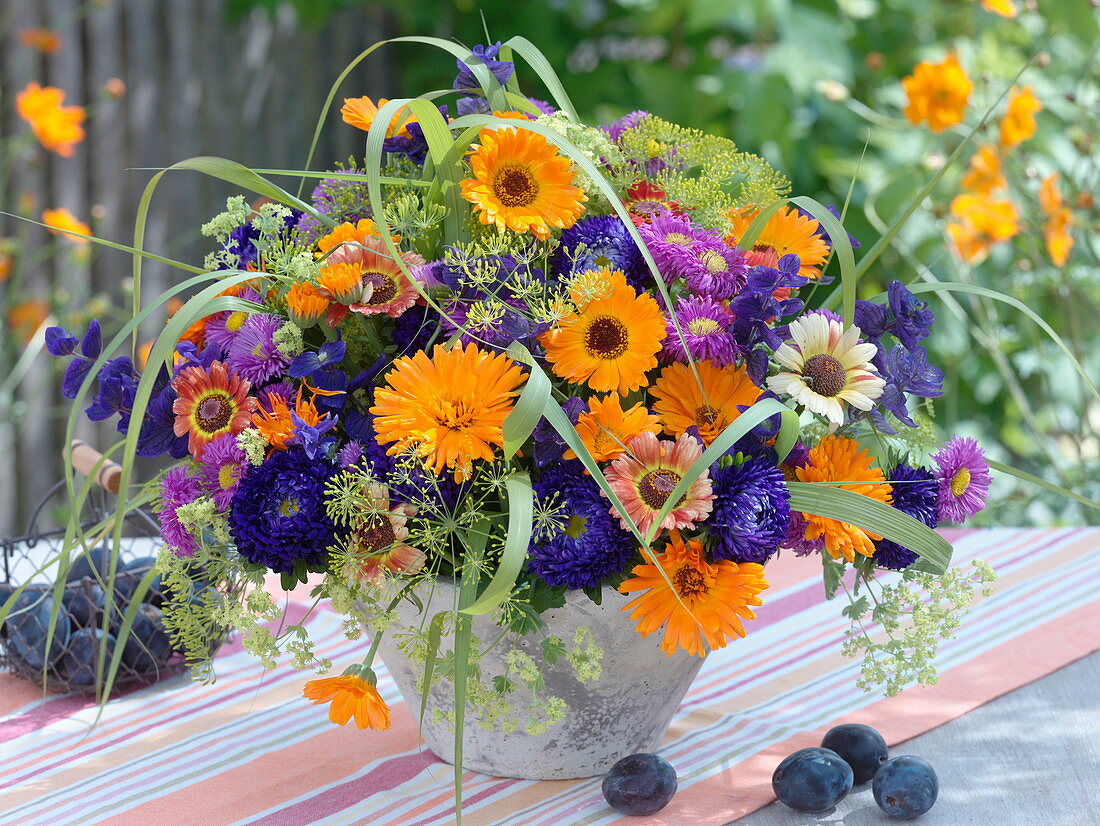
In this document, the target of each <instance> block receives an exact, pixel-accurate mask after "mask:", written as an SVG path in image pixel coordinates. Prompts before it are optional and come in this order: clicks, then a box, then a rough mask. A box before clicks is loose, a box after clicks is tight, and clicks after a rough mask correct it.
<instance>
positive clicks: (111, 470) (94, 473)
mask: <svg viewBox="0 0 1100 826" xmlns="http://www.w3.org/2000/svg"><path fill="white" fill-rule="evenodd" d="M67 453H68V455H67V456H66V458H67V459H68V460H69V461H70V462H71V463H72V465H73V470H75V471H77V472H78V473H83V474H84V475H85V476H91V477H92V480H93V481H94V482H95V483H96V484H97V485H100V486H101V487H103V488H104V489H105V490H107V491H109V492H110V493H118V482H119V478H120V477H121V476H122V465H120V464H118V463H117V462H112V461H111V460H110V459H107V460H106V461H104V460H103V454H102V453H100V452H99V451H98V450H96V449H95V448H94V447H92V446H91V445H90V444H88V443H87V442H83V441H81V440H80V439H73V441H72V443H71V444H70V445H69V450H68V451H67ZM101 461H102V462H103V464H100V462H101ZM96 465H99V469H98V470H96Z"/></svg>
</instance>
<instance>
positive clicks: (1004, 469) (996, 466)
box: [989, 460, 1100, 510]
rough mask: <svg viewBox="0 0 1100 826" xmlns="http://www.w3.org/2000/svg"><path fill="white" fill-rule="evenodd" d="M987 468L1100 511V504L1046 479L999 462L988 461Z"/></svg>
mask: <svg viewBox="0 0 1100 826" xmlns="http://www.w3.org/2000/svg"><path fill="white" fill-rule="evenodd" d="M989 468H990V470H996V471H998V472H999V473H1007V474H1008V475H1009V476H1015V477H1016V478H1017V479H1022V480H1023V481H1025V482H1030V483H1031V484H1033V485H1038V486H1039V487H1041V488H1046V489H1047V490H1050V491H1054V492H1055V493H1058V494H1061V495H1062V496H1065V497H1066V498H1068V499H1072V500H1074V501H1075V502H1080V503H1081V504H1082V505H1084V506H1085V507H1089V508H1094V509H1096V510H1100V502H1097V501H1095V500H1093V499H1089V498H1088V497H1085V496H1082V495H1081V494H1079V493H1075V492H1074V491H1072V490H1069V489H1067V488H1063V487H1060V486H1058V485H1055V484H1053V483H1051V482H1048V481H1047V480H1046V479H1041V478H1039V477H1038V476H1034V475H1033V474H1030V473H1026V472H1025V471H1022V470H1017V469H1016V468H1014V467H1012V465H1005V464H1002V463H1001V462H994V461H992V460H990V461H989Z"/></svg>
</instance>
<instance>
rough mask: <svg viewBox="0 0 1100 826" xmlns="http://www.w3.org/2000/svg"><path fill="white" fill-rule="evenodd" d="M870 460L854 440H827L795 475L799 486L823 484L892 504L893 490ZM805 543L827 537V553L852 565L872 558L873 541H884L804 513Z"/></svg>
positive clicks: (816, 448) (845, 523)
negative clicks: (857, 557)
mask: <svg viewBox="0 0 1100 826" xmlns="http://www.w3.org/2000/svg"><path fill="white" fill-rule="evenodd" d="M871 461H872V460H871V456H870V454H869V453H867V451H866V450H863V449H861V448H860V446H859V442H857V441H856V440H855V439H848V438H845V437H842V436H826V437H825V438H824V439H822V440H821V441H820V442H819V443H818V445H817V446H816V447H814V448H812V449H811V450H810V455H809V460H808V461H807V463H806V464H805V465H804V466H803V467H799V468H795V469H794V473H795V476H796V477H797V478H798V481H800V482H824V483H827V484H828V485H829V486H830V487H834V488H842V489H844V490H850V491H852V492H854V493H858V494H860V495H862V496H867V497H869V498H871V499H877V500H878V501H879V502H882V503H884V504H887V505H889V504H891V502H892V498H891V497H892V493H893V489H892V488H891V487H890V485H889V484H888V483H887V482H886V477H885V476H883V474H882V469H881V468H877V467H871ZM803 516H804V517H805V519H806V536H805V538H806V539H818V538H819V537H822V536H824V537H825V549H826V550H827V551H828V552H829V554H830V555H831V556H832V557H833V559H839V558H840V557H841V556H843V557H844V558H845V559H847V560H848V561H849V562H853V561H854V560H855V555H856V554H857V553H859V554H863V555H864V556H873V555H874V553H875V545H874V541H873V540H876V539H882V537H881V536H879V535H878V534H877V533H872V532H871V531H867V530H864V529H863V528H859V527H856V526H855V525H849V524H848V523H847V522H841V521H839V520H837V519H830V518H828V517H826V516H818V515H817V514H813V513H804V514H803Z"/></svg>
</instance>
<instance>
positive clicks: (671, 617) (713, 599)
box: [619, 531, 768, 657]
mask: <svg viewBox="0 0 1100 826" xmlns="http://www.w3.org/2000/svg"><path fill="white" fill-rule="evenodd" d="M662 570H663V571H664V574H665V576H666V577H667V578H668V581H669V582H671V583H672V587H671V588H670V587H669V585H668V582H666V581H665V577H662V575H661V572H662ZM632 573H633V577H632V578H631V579H628V580H627V581H626V582H624V583H622V585H620V586H619V591H620V592H621V593H624V594H631V593H634V592H636V591H645V593H644V594H642V595H641V596H639V597H636V598H635V599H633V600H631V601H630V602H628V603H627V604H626V605H624V606H623V610H624V611H631V614H630V618H631V619H632V620H638V626H637V629H636V630H637V631H638V633H639V634H641V635H642V636H643V637H647V636H649V635H650V634H652V633H653V632H654V631H657V630H658V629H659V628H660V627H661V626H662V625H663V626H664V627H665V633H664V638H663V639H662V641H661V650H662V651H664V652H665V653H666V654H668V656H670V657H671V656H672V655H673V654H675V653H676V651H677V650H678V649H683V650H684V651H687V652H688V654H692V655H697V656H700V657H702V656H705V655H706V652H707V649H706V647H704V645H703V644H704V642H705V643H706V646H707V647H709V648H710V649H711V650H714V649H716V648H725V647H726V644H727V643H728V642H729V641H730V640H731V639H733V638H734V637H743V636H745V626H744V625H743V624H742V622H741V620H743V619H746V620H751V619H756V614H755V613H753V610H752V608H751V607H750V606H756V605H763V600H761V599H760V597H759V596H758V594H759V593H760V592H761V591H763V590H765V589H766V588H767V587H768V581H767V580H766V579H764V566H763V565H758V564H756V563H754V562H740V563H738V562H730V561H728V560H720V561H718V562H713V563H711V562H707V560H706V558H705V554H704V550H703V543H702V541H701V540H699V539H691V540H688V541H687V542H685V541H684V540H683V538H682V537H681V536H680V533H679V531H672V533H671V534H669V542H668V544H667V545H666V546H665V550H664V552H663V553H661V554H658V555H657V564H654V563H652V562H646V563H645V564H643V565H636V566H635V567H634V570H633V572H632Z"/></svg>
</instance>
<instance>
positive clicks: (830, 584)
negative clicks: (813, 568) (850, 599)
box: [821, 553, 844, 599]
mask: <svg viewBox="0 0 1100 826" xmlns="http://www.w3.org/2000/svg"><path fill="white" fill-rule="evenodd" d="M821 571H822V577H823V578H824V582H825V599H832V598H833V597H835V596H836V592H837V589H839V588H840V581H841V579H843V577H844V563H843V562H841V561H840V560H838V559H833V558H832V557H831V556H829V554H827V553H823V554H821Z"/></svg>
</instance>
